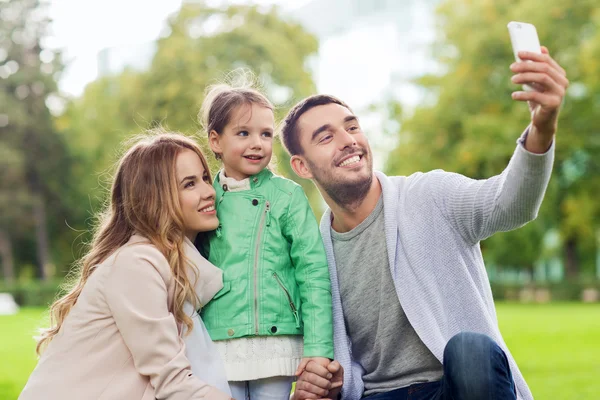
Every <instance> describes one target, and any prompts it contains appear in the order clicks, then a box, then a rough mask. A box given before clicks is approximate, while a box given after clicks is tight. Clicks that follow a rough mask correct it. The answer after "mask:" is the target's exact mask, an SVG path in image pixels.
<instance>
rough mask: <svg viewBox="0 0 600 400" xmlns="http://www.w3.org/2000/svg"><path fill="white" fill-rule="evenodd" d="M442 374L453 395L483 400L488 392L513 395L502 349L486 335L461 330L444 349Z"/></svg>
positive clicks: (507, 395) (488, 394)
mask: <svg viewBox="0 0 600 400" xmlns="http://www.w3.org/2000/svg"><path fill="white" fill-rule="evenodd" d="M444 376H445V379H446V380H447V382H448V384H449V385H450V387H452V393H453V394H454V395H455V397H457V398H465V399H487V398H490V397H489V396H490V394H491V393H506V396H505V397H502V396H500V397H498V398H514V397H513V394H514V383H513V381H512V375H511V373H510V367H509V365H508V359H507V358H506V354H505V353H504V351H503V350H502V349H501V348H500V346H498V344H497V343H496V342H495V341H494V340H493V339H492V338H490V337H489V336H487V335H483V334H481V333H475V332H461V333H459V334H457V335H455V336H453V337H452V338H451V339H450V341H449V342H448V344H447V345H446V348H445V349H444Z"/></svg>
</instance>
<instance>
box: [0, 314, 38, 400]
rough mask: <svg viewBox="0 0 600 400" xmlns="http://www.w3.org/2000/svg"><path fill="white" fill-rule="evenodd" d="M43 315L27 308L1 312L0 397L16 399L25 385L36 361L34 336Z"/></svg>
mask: <svg viewBox="0 0 600 400" xmlns="http://www.w3.org/2000/svg"><path fill="white" fill-rule="evenodd" d="M46 314H47V313H46V310H44V309H41V308H27V309H21V311H20V312H19V313H18V314H17V315H9V316H6V315H0V360H1V361H0V399H2V400H14V399H16V398H17V397H18V396H19V393H20V392H21V389H23V387H24V386H25V383H26V382H27V378H28V377H29V374H30V373H31V371H32V370H33V368H34V367H35V364H36V362H37V356H36V354H35V341H34V340H33V336H35V335H36V334H37V328H38V327H39V326H40V324H41V323H42V321H44V318H45V317H46Z"/></svg>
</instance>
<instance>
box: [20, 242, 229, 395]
mask: <svg viewBox="0 0 600 400" xmlns="http://www.w3.org/2000/svg"><path fill="white" fill-rule="evenodd" d="M185 253H186V256H187V258H188V259H189V260H190V261H191V262H192V263H193V264H195V265H196V266H197V267H198V269H199V279H198V283H197V285H196V292H197V293H198V295H199V296H200V301H201V303H202V304H206V303H207V302H208V301H209V300H210V299H211V298H212V297H213V296H214V295H215V293H216V292H218V291H219V290H220V289H221V288H222V287H223V282H222V273H221V271H220V270H219V269H218V268H216V267H215V266H214V265H212V264H210V263H209V262H208V261H207V260H205V259H204V258H203V257H202V256H201V255H200V253H198V251H197V250H196V248H195V247H194V246H193V244H192V243H191V242H190V241H189V240H187V239H186V242H185ZM174 293H175V281H174V278H173V275H172V274H171V269H170V267H169V264H168V262H167V260H166V258H165V257H164V256H163V255H162V254H161V253H160V251H159V250H158V249H157V248H156V247H154V246H153V245H151V244H150V243H149V241H148V240H147V239H145V238H143V237H141V236H139V235H134V236H132V237H131V239H130V240H129V242H128V243H127V244H125V245H124V246H123V247H121V248H119V249H118V250H117V251H115V253H114V254H112V255H111V256H110V257H108V258H107V259H106V260H105V261H104V262H103V263H101V264H100V265H98V267H97V269H96V270H95V271H94V272H93V273H92V275H91V276H90V278H89V279H88V281H87V283H86V285H85V287H84V289H83V291H82V293H81V295H80V297H79V299H78V301H77V303H76V304H75V306H74V307H73V308H72V309H71V312H70V313H69V315H68V316H67V317H66V318H65V321H64V323H63V326H62V327H61V330H60V332H59V333H58V334H57V335H56V336H55V337H54V339H53V340H52V341H51V342H50V344H49V345H48V347H47V349H46V350H45V351H44V352H43V353H42V356H41V357H40V360H39V362H38V365H37V366H36V368H35V370H34V371H33V373H32V374H31V376H30V377H29V381H28V382H27V385H26V386H25V388H24V390H23V392H22V393H21V395H20V397H19V399H20V400H40V399H44V400H70V399H73V400H83V399H85V400H109V399H110V400H121V399H127V400H138V399H139V400H154V399H157V398H158V399H169V400H176V399H181V400H184V399H185V400H190V399H198V400H200V399H217V400H221V399H223V400H228V399H229V398H230V397H229V396H228V395H226V394H224V393H222V392H221V391H219V390H218V389H216V388H214V387H212V386H209V385H208V384H206V383H205V382H203V381H201V380H200V379H199V378H197V377H196V376H194V375H193V374H192V371H191V368H190V363H189V361H188V359H187V358H186V356H185V347H184V343H183V340H182V338H181V335H180V329H178V326H177V324H176V321H175V318H174V316H173V314H172V313H171V311H170V310H171V307H172V303H173V296H174Z"/></svg>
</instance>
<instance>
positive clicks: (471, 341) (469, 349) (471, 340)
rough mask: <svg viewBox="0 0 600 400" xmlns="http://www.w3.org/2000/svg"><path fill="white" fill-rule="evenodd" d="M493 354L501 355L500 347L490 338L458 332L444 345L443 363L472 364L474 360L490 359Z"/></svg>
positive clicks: (472, 333) (478, 334) (480, 334)
mask: <svg viewBox="0 0 600 400" xmlns="http://www.w3.org/2000/svg"><path fill="white" fill-rule="evenodd" d="M495 352H501V353H503V351H502V349H501V348H500V346H498V344H497V343H496V342H494V340H492V338H491V337H489V336H487V335H484V334H482V333H475V332H460V333H458V334H456V335H454V336H453V337H452V338H451V339H450V341H449V342H448V344H446V348H445V349H444V363H446V361H449V362H452V363H456V362H459V363H460V362H468V363H469V364H472V362H473V361H474V359H480V358H483V359H485V358H487V357H492V356H493V353H495Z"/></svg>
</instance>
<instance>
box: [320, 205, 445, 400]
mask: <svg viewBox="0 0 600 400" xmlns="http://www.w3.org/2000/svg"><path fill="white" fill-rule="evenodd" d="M331 238H332V242H333V252H334V256H335V263H336V265H337V274H338V280H339V286H340V294H341V298H342V307H343V310H344V322H345V323H346V328H347V330H348V335H349V336H350V340H351V342H352V358H353V359H354V360H355V361H357V362H359V363H360V365H362V367H363V368H364V369H365V371H366V372H365V375H364V376H363V381H364V384H365V393H364V395H365V396H369V395H372V394H375V393H380V392H387V391H391V390H394V389H398V388H401V387H406V386H409V385H411V384H413V383H419V382H432V381H436V380H439V379H441V377H442V374H443V370H442V364H441V363H440V362H439V361H438V359H437V358H435V356H434V355H433V354H432V353H431V351H430V350H429V349H428V348H427V347H426V346H425V344H423V342H422V341H421V339H420V338H419V336H418V335H417V333H416V332H415V330H414V329H413V327H412V326H411V324H410V322H409V321H408V318H406V315H405V314H404V310H403V309H402V306H401V305H400V301H399V300H398V296H397V295H396V290H395V288H394V284H393V282H392V274H391V272H390V265H389V261H388V253H387V246H386V243H385V231H384V213H383V197H380V198H379V201H378V203H377V206H376V207H375V209H374V210H373V212H372V213H371V214H370V215H369V216H368V217H367V218H366V219H365V220H364V221H363V222H361V223H360V224H359V225H358V226H357V227H355V228H354V229H352V230H351V231H350V232H345V233H338V232H335V231H334V230H333V229H331Z"/></svg>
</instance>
